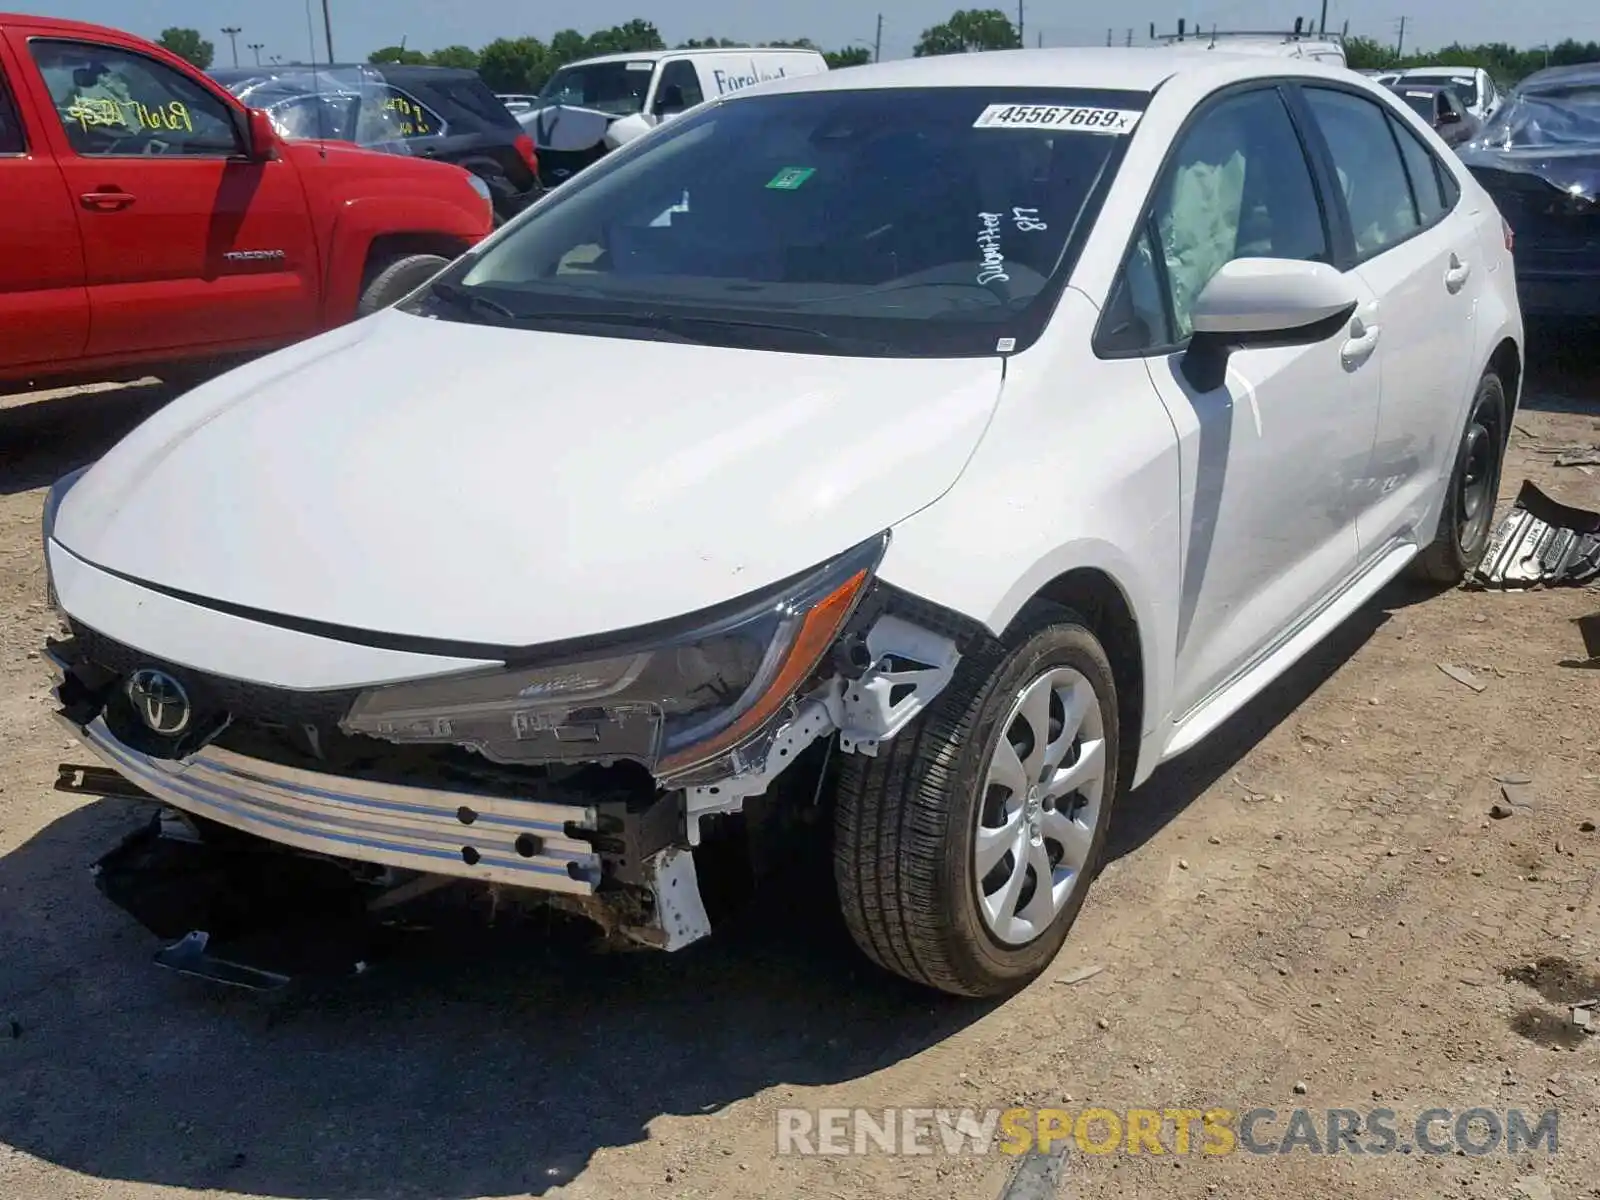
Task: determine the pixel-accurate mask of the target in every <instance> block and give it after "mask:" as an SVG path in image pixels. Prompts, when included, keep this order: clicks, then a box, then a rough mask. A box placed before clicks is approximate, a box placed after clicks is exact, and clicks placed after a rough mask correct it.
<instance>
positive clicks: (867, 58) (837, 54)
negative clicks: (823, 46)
mask: <svg viewBox="0 0 1600 1200" xmlns="http://www.w3.org/2000/svg"><path fill="white" fill-rule="evenodd" d="M822 57H823V58H825V59H827V60H828V69H829V70H833V71H838V70H840V69H842V68H844V67H864V66H866V65H867V64H868V63H869V62H871V61H872V51H871V50H868V49H867V48H866V47H865V46H846V47H845V48H844V49H843V50H829V51H828V52H827V53H825V54H824V55H823V56H822Z"/></svg>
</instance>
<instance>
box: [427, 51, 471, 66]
mask: <svg viewBox="0 0 1600 1200" xmlns="http://www.w3.org/2000/svg"><path fill="white" fill-rule="evenodd" d="M428 61H429V62H431V63H432V64H433V65H434V66H436V67H465V68H467V70H469V71H470V70H472V69H474V68H475V67H477V65H478V52H477V51H476V50H474V49H472V47H470V46H446V47H444V49H442V50H435V51H434V52H433V53H432V54H430V55H428Z"/></svg>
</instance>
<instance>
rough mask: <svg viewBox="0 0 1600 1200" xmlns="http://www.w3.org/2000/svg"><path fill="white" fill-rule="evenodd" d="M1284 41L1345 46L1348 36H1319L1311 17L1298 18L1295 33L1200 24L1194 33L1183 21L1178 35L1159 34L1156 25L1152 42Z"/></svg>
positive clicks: (1152, 27)
mask: <svg viewBox="0 0 1600 1200" xmlns="http://www.w3.org/2000/svg"><path fill="white" fill-rule="evenodd" d="M1237 37H1248V38H1280V39H1282V40H1283V41H1285V42H1302V41H1317V42H1338V43H1340V44H1341V45H1342V44H1343V42H1344V34H1343V33H1342V32H1339V31H1323V32H1320V33H1319V32H1318V31H1317V28H1316V22H1315V21H1313V20H1311V19H1309V18H1307V17H1296V18H1295V19H1294V28H1293V29H1287V30H1285V29H1218V28H1217V27H1216V26H1215V25H1213V26H1212V27H1211V28H1210V29H1202V28H1201V26H1200V22H1199V21H1196V22H1195V23H1194V27H1193V28H1192V29H1191V28H1190V27H1189V23H1188V22H1187V21H1185V20H1184V19H1183V18H1182V17H1179V18H1178V32H1177V33H1157V32H1156V23H1155V22H1154V21H1152V22H1150V40H1151V41H1152V42H1168V43H1170V42H1188V41H1195V42H1198V41H1203V40H1210V41H1212V42H1215V41H1216V40H1217V39H1218V38H1237Z"/></svg>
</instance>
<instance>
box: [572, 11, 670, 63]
mask: <svg viewBox="0 0 1600 1200" xmlns="http://www.w3.org/2000/svg"><path fill="white" fill-rule="evenodd" d="M666 48H667V44H666V42H664V41H662V40H661V31H660V30H659V29H657V28H656V27H655V26H654V25H653V24H651V23H650V22H649V21H642V20H639V19H638V18H635V19H634V20H632V21H629V22H628V23H627V24H626V25H613V26H612V27H611V28H610V29H602V30H600V31H599V32H598V33H594V34H591V35H590V36H589V53H590V54H591V55H594V54H629V53H632V52H633V51H635V50H665V49H666Z"/></svg>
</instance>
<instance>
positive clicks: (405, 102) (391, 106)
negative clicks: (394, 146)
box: [356, 87, 448, 146]
mask: <svg viewBox="0 0 1600 1200" xmlns="http://www.w3.org/2000/svg"><path fill="white" fill-rule="evenodd" d="M361 99H362V103H361V118H360V123H359V124H358V125H357V127H356V142H357V143H358V144H360V145H363V146H372V145H377V144H379V143H381V142H395V141H405V140H407V139H410V138H424V137H442V136H443V135H444V134H445V133H447V132H448V130H447V128H446V124H445V121H444V118H443V117H441V116H439V114H438V113H436V112H434V111H433V110H432V109H431V108H429V107H428V106H427V105H425V104H423V103H422V101H420V100H418V99H417V98H416V97H415V96H411V95H408V94H407V93H405V92H402V91H401V90H400V89H399V88H394V87H385V88H382V89H379V90H377V91H375V92H373V93H371V94H370V95H366V96H363V97H362V98H361Z"/></svg>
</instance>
